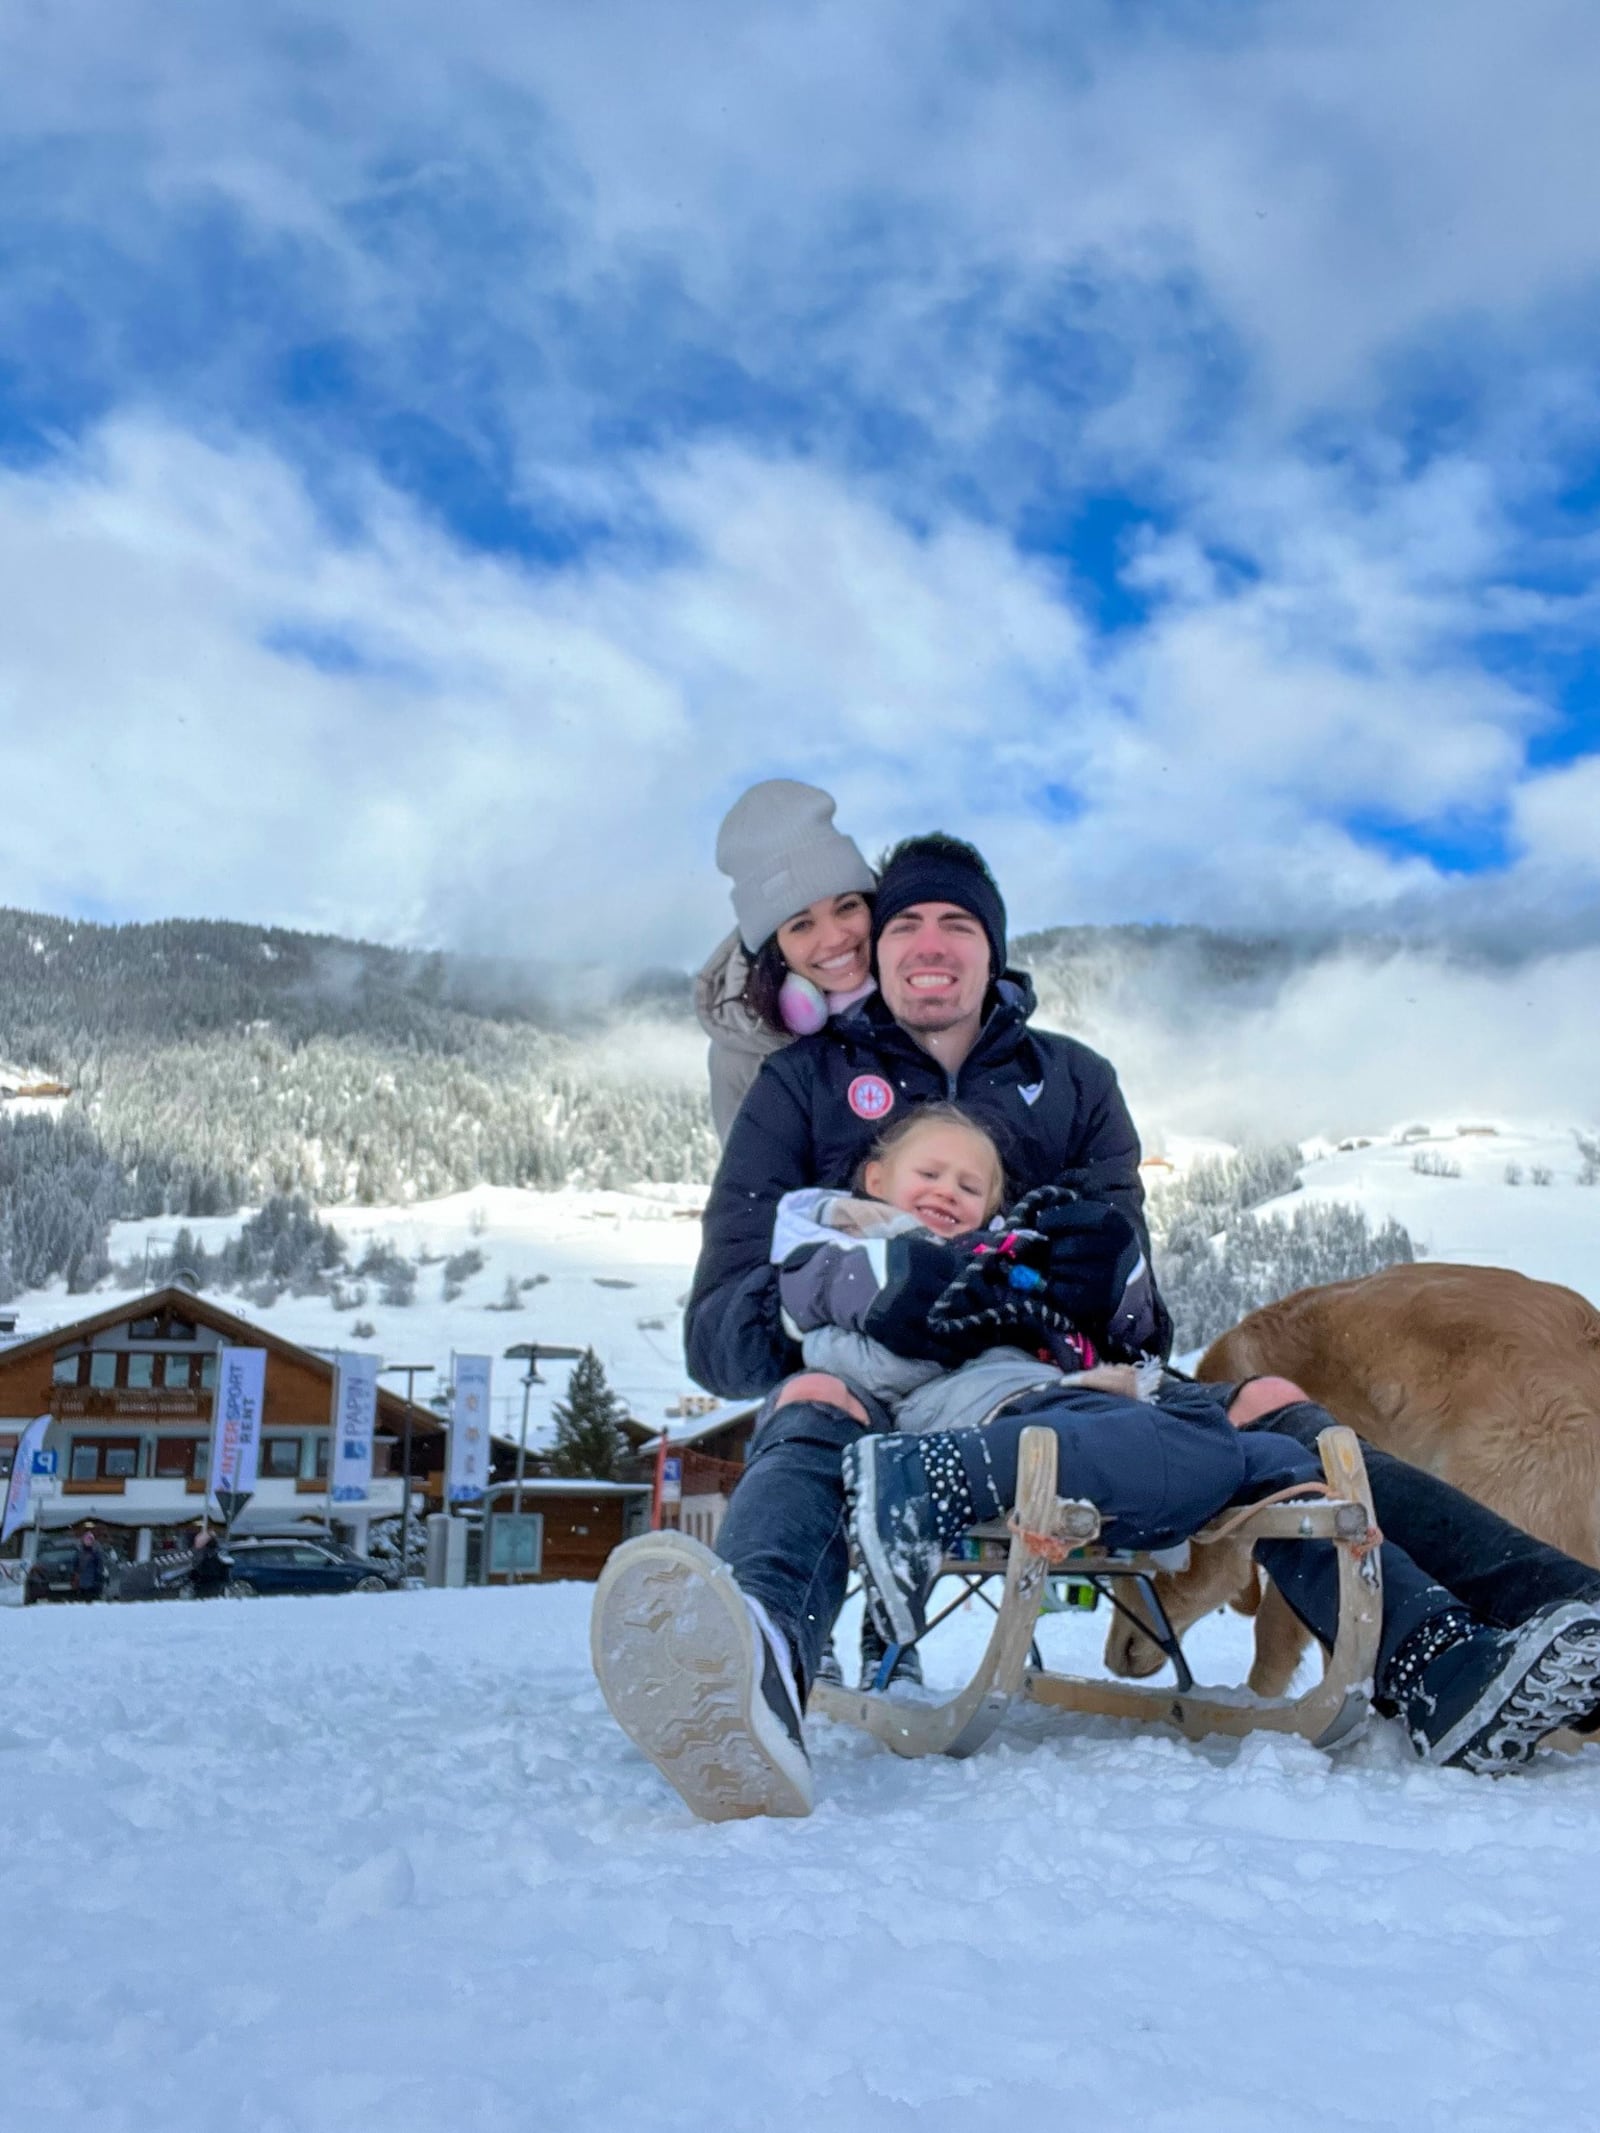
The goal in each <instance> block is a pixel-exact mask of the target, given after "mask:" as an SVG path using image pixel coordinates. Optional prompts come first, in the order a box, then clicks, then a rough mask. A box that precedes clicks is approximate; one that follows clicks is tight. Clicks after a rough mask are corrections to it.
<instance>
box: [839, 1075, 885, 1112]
mask: <svg viewBox="0 0 1600 2133" xmlns="http://www.w3.org/2000/svg"><path fill="white" fill-rule="evenodd" d="M844 1093H845V1098H846V1101H847V1102H848V1103H849V1105H850V1108H851V1110H852V1111H854V1113H855V1114H856V1117H857V1118H868V1119H879V1118H887V1117H888V1115H889V1113H890V1112H891V1111H892V1110H893V1109H894V1090H893V1089H892V1088H890V1086H889V1084H888V1082H886V1081H885V1080H884V1078H883V1076H882V1075H881V1074H858V1075H857V1076H856V1078H855V1080H854V1081H853V1082H851V1084H850V1086H849V1088H848V1089H846V1090H845V1092H844Z"/></svg>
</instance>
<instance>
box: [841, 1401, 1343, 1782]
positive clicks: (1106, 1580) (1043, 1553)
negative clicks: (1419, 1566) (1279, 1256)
mask: <svg viewBox="0 0 1600 2133" xmlns="http://www.w3.org/2000/svg"><path fill="white" fill-rule="evenodd" d="M1317 1448H1318V1450H1319V1452H1320V1453H1321V1456H1322V1468H1323V1472H1324V1474H1325V1475H1326V1477H1327V1485H1328V1489H1329V1491H1330V1494H1329V1495H1328V1496H1326V1497H1323V1498H1320V1499H1317V1500H1313V1501H1305V1502H1300V1503H1270V1504H1259V1505H1256V1506H1254V1507H1253V1508H1251V1509H1250V1510H1248V1511H1246V1512H1244V1513H1242V1514H1241V1513H1240V1512H1238V1511H1232V1512H1229V1513H1226V1514H1225V1515H1224V1516H1223V1517H1221V1518H1219V1519H1214V1520H1213V1521H1212V1523H1211V1524H1210V1525H1209V1526H1206V1527H1203V1528H1202V1529H1201V1530H1200V1531H1199V1532H1198V1533H1196V1534H1195V1535H1194V1536H1193V1538H1192V1540H1191V1541H1190V1542H1189V1543H1188V1545H1189V1546H1191V1547H1196V1548H1204V1547H1205V1546H1207V1545H1208V1543H1214V1542H1216V1541H1218V1540H1221V1539H1222V1538H1223V1537H1224V1536H1225V1535H1226V1537H1228V1538H1230V1539H1233V1538H1244V1539H1249V1540H1253V1541H1254V1540H1327V1541H1332V1542H1333V1543H1334V1545H1335V1547H1336V1548H1337V1549H1338V1553H1339V1630H1338V1636H1337V1638H1336V1640H1335V1642H1334V1646H1333V1649H1332V1651H1331V1652H1329V1653H1328V1655H1327V1659H1326V1663H1325V1666H1324V1670H1323V1676H1322V1679H1321V1681H1320V1682H1318V1683H1317V1685H1316V1686H1315V1687H1314V1688H1311V1689H1308V1690H1307V1691H1306V1693H1305V1694H1304V1695H1303V1696H1274V1697H1265V1696H1257V1695H1255V1694H1254V1693H1253V1691H1251V1690H1250V1689H1247V1688H1207V1687H1200V1686H1196V1685H1195V1683H1194V1681H1193V1677H1192V1676H1191V1675H1190V1673H1189V1669H1188V1665H1187V1662H1186V1661H1185V1660H1184V1658H1183V1655H1182V1650H1181V1647H1180V1646H1179V1644H1178V1641H1177V1639H1176V1638H1175V1637H1174V1636H1173V1635H1172V1634H1171V1630H1170V1626H1169V1625H1167V1624H1166V1623H1165V1621H1164V1618H1162V1617H1161V1615H1160V1609H1159V1606H1158V1605H1157V1604H1156V1603H1155V1602H1154V1596H1153V1588H1152V1586H1151V1584H1150V1582H1149V1581H1150V1580H1151V1579H1152V1578H1153V1577H1154V1575H1155V1573H1156V1572H1157V1571H1158V1570H1163V1569H1166V1570H1170V1569H1173V1568H1175V1567H1181V1560H1180V1561H1179V1562H1176V1563H1175V1561H1174V1552H1173V1551H1167V1550H1163V1551H1162V1553H1161V1555H1160V1557H1159V1558H1157V1557H1156V1556H1153V1555H1136V1554H1107V1553H1105V1552H1103V1551H1098V1550H1096V1548H1095V1546H1094V1543H1095V1541H1096V1539H1097V1537H1098V1535H1099V1531H1100V1516H1099V1513H1098V1512H1097V1511H1096V1510H1095V1508H1094V1506H1093V1504H1089V1503H1078V1502H1072V1501H1063V1500H1062V1499H1061V1498H1058V1497H1057V1495H1056V1439H1055V1436H1054V1434H1053V1433H1052V1432H1051V1431H1050V1430H1048V1429H1040V1428H1033V1429H1026V1430H1024V1431H1023V1433H1022V1445H1021V1454H1020V1459H1019V1463H1018V1471H1017V1512H1016V1521H1015V1527H1014V1528H1012V1527H1009V1526H1006V1525H999V1524H996V1525H987V1526H979V1527H977V1528H975V1529H974V1532H973V1535H972V1536H971V1537H972V1539H973V1541H975V1542H976V1543H977V1544H978V1550H979V1553H978V1558H977V1560H975V1561H968V1560H964V1559H962V1558H960V1557H951V1558H949V1559H947V1560H946V1562H945V1564H944V1565H943V1569H942V1572H941V1575H944V1576H949V1577H955V1578H960V1579H962V1580H964V1581H965V1583H966V1585H967V1590H968V1594H971V1593H974V1592H978V1593H981V1591H982V1587H983V1585H984V1584H985V1582H986V1581H987V1580H989V1579H991V1578H994V1577H997V1576H999V1575H1000V1574H1001V1571H1002V1569H1003V1571H1004V1576H1005V1590H1004V1593H1003V1595H1002V1598H1001V1600H1000V1603H999V1606H998V1608H997V1610H996V1616H995V1625H994V1634H993V1636H992V1637H991V1638H990V1640H989V1648H988V1650H987V1651H986V1652H985V1653H984V1655H983V1659H982V1662H981V1663H980V1665H979V1667H978V1670H977V1672H976V1673H975V1674H974V1675H973V1677H972V1679H971V1680H970V1681H969V1682H968V1683H967V1685H966V1687H965V1688H964V1689H961V1690H960V1691H959V1692H958V1693H957V1694H955V1695H953V1696H951V1697H949V1698H947V1699H946V1700H945V1701H943V1702H937V1701H932V1700H928V1699H927V1698H926V1697H925V1696H924V1697H921V1698H919V1699H918V1700H917V1701H915V1702H913V1701H911V1700H909V1699H908V1700H906V1701H903V1702H902V1701H901V1700H900V1699H899V1698H897V1697H894V1696H888V1695H882V1694H879V1693H877V1692H875V1691H871V1690H860V1689H847V1688H841V1687H838V1686H836V1685H834V1684H832V1683H829V1682H823V1681H819V1682H818V1683H817V1684H816V1685H815V1686H814V1687H813V1689H812V1691H811V1700H810V1703H809V1705H808V1707H807V1708H808V1710H809V1711H810V1712H811V1713H813V1714H815V1713H822V1714H823V1715H825V1716H827V1717H829V1718H835V1719H840V1720H842V1721H843V1722H844V1723H845V1724H847V1725H855V1726H862V1727H865V1729H866V1731H867V1732H869V1733H871V1734H873V1735H875V1736H876V1738H877V1739H879V1740H881V1741H882V1742H883V1743H884V1745H885V1746H886V1747H889V1748H892V1749H893V1750H894V1751H895V1753H896V1754H897V1755H905V1756H919V1755H971V1754H972V1753H973V1752H974V1751H975V1750H976V1749H978V1748H981V1747H982V1745H983V1743H984V1742H985V1741H986V1740H987V1739H988V1738H989V1736H990V1734H991V1733H993V1731H994V1729H995V1728H996V1726H998V1725H999V1723H1000V1721H1001V1719H1002V1718H1004V1716H1005V1714H1006V1712H1007V1711H1008V1709H1009V1708H1010V1706H1011V1703H1012V1700H1013V1698H1016V1697H1020V1698H1022V1699H1023V1700H1024V1701H1026V1702H1029V1703H1038V1704H1049V1705H1051V1706H1053V1707H1054V1708H1056V1709H1058V1710H1063V1711H1087V1712H1091V1713H1094V1714H1095V1715H1097V1716H1099V1717H1103V1718H1132V1719H1136V1720H1138V1721H1139V1722H1140V1723H1141V1724H1145V1725H1149V1724H1159V1725H1171V1726H1177V1727H1178V1728H1179V1729H1180V1731H1182V1732H1183V1733H1185V1734H1186V1735H1187V1736H1188V1737H1189V1739H1190V1740H1203V1739H1204V1738H1205V1736H1206V1735H1207V1734H1210V1733H1223V1734H1233V1735H1242V1734H1245V1733H1253V1732H1255V1731H1256V1730H1257V1729H1258V1728H1260V1729H1265V1730H1266V1731H1269V1732H1276V1733H1298V1734H1301V1735H1302V1736H1303V1737H1304V1738H1305V1739H1306V1740H1309V1741H1313V1742H1315V1743H1316V1745H1317V1746H1318V1747H1322V1748H1331V1747H1333V1746H1335V1745H1336V1743H1338V1742H1339V1741H1342V1740H1344V1739H1346V1738H1347V1737H1348V1736H1349V1735H1350V1734H1352V1733H1354V1732H1355V1731H1356V1729H1357V1728H1358V1727H1359V1726H1360V1725H1361V1724H1362V1722H1363V1721H1364V1720H1365V1718H1366V1716H1367V1712H1368V1710H1369V1708H1370V1706H1371V1700H1372V1676H1373V1669H1374V1666H1375V1664H1376V1660H1377V1653H1378V1633H1379V1628H1380V1625H1381V1622H1382V1619H1383V1574H1382V1570H1381V1568H1380V1565H1379V1557H1378V1551H1377V1549H1376V1548H1375V1547H1373V1546H1372V1545H1371V1536H1372V1534H1373V1532H1374V1529H1375V1524H1376V1521H1375V1520H1374V1518H1373V1511H1372V1492H1371V1489H1370V1487H1369V1486H1368V1482H1367V1470H1366V1465H1365V1462H1364V1461H1363V1459H1362V1457H1361V1446H1360V1444H1359V1442H1358V1441H1357V1438H1356V1435H1355V1432H1354V1431H1353V1430H1349V1429H1344V1428H1340V1427H1334V1428H1331V1429H1325V1430H1324V1431H1323V1432H1322V1435H1321V1436H1320V1437H1319V1438H1318V1440H1317ZM1040 1541H1043V1542H1044V1543H1045V1545H1044V1546H1039V1545H1036V1544H1037V1543H1039V1542H1040ZM1063 1542H1064V1543H1066V1545H1067V1547H1068V1549H1069V1550H1070V1552H1069V1553H1068V1554H1066V1555H1065V1556H1064V1557H1062V1556H1061V1544H1062V1543H1063ZM1177 1554H1178V1555H1179V1557H1180V1558H1181V1557H1182V1551H1181V1550H1180V1551H1177ZM1052 1577H1057V1578H1060V1577H1066V1578H1070V1579H1072V1580H1074V1581H1077V1582H1080V1583H1087V1584H1091V1585H1093V1586H1095V1587H1096V1588H1097V1589H1098V1590H1100V1591H1102V1592H1104V1593H1106V1595H1107V1596H1108V1597H1110V1598H1112V1600H1113V1601H1114V1602H1115V1601H1116V1589H1117V1581H1118V1580H1127V1579H1134V1580H1139V1581H1141V1585H1140V1589H1141V1591H1142V1593H1143V1594H1144V1597H1145V1604H1146V1606H1147V1607H1153V1608H1154V1610H1155V1615H1156V1619H1157V1621H1158V1622H1159V1623H1160V1630H1158V1641H1160V1642H1163V1648H1164V1649H1165V1650H1166V1651H1167V1653H1168V1657H1169V1659H1170V1660H1171V1662H1172V1663H1173V1665H1174V1669H1175V1671H1176V1673H1177V1677H1178V1685H1177V1686H1176V1687H1170V1686H1165V1685H1162V1684H1159V1683H1149V1682H1137V1681H1112V1680H1105V1681H1102V1680H1095V1679H1090V1678H1088V1677H1086V1676H1083V1675H1076V1674H1057V1673H1052V1672H1051V1671H1050V1670H1049V1669H1048V1668H1047V1667H1045V1666H1043V1665H1041V1664H1040V1663H1038V1653H1037V1649H1036V1646H1035V1644H1034V1631H1035V1627H1036V1625H1037V1623H1038V1620H1039V1616H1040V1613H1041V1611H1042V1610H1043V1608H1044V1605H1045V1602H1046V1599H1047V1596H1048V1586H1049V1581H1050V1579H1051V1578H1052ZM963 1597H965V1595H964V1596H963ZM954 1604H955V1605H959V1604H960V1602H959V1601H957V1602H955V1603H954ZM945 1611H946V1612H948V1611H949V1610H945ZM935 1619H936V1620H941V1619H943V1615H942V1613H941V1615H940V1616H938V1617H936V1618H935ZM930 1626H931V1625H930ZM1162 1631H1164V1632H1165V1636H1164V1639H1163V1637H1162V1634H1161V1632H1162Z"/></svg>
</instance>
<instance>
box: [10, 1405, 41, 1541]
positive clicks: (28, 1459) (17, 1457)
mask: <svg viewBox="0 0 1600 2133" xmlns="http://www.w3.org/2000/svg"><path fill="white" fill-rule="evenodd" d="M49 1427H50V1417H49V1416H48V1415H35V1417H34V1418H33V1420H32V1421H31V1422H30V1423H29V1424H28V1426H27V1428H26V1429H25V1430H24V1431H23V1432H22V1442H21V1443H20V1444H19V1445H18V1446H17V1449H16V1452H15V1453H14V1455H13V1457H12V1461H11V1481H10V1485H9V1486H8V1487H7V1489H6V1507H5V1510H4V1511H3V1512H0V1548H3V1547H4V1546H5V1544H6V1542H7V1541H8V1540H10V1538H11V1536H12V1534H13V1533H15V1532H16V1530H17V1528H18V1527H19V1526H25V1525H26V1524H27V1523H28V1513H29V1511H30V1510H31V1509H32V1508H33V1455H34V1453H35V1452H36V1451H37V1450H38V1449H39V1447H40V1445H41V1444H43V1442H44V1433H45V1431H46V1430H47V1429H48V1428H49Z"/></svg>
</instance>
